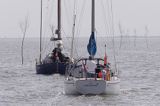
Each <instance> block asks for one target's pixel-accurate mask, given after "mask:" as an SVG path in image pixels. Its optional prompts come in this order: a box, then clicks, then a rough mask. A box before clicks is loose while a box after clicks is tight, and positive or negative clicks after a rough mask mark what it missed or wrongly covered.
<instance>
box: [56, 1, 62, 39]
mask: <svg viewBox="0 0 160 106" xmlns="http://www.w3.org/2000/svg"><path fill="white" fill-rule="evenodd" d="M57 13H58V40H61V39H62V38H61V0H58V12H57Z"/></svg>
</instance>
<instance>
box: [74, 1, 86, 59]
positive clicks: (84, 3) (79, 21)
mask: <svg viewBox="0 0 160 106" xmlns="http://www.w3.org/2000/svg"><path fill="white" fill-rule="evenodd" d="M85 7H86V0H83V3H82V9H81V10H80V15H79V20H78V22H77V23H78V24H77V31H76V35H77V36H79V34H80V26H81V21H82V17H83V15H84V10H85ZM76 42H78V38H77V39H76ZM77 44H80V43H77ZM77 44H75V46H76V47H78V45H77ZM77 54H78V58H79V57H80V55H79V53H78V52H77ZM81 54H82V52H81Z"/></svg>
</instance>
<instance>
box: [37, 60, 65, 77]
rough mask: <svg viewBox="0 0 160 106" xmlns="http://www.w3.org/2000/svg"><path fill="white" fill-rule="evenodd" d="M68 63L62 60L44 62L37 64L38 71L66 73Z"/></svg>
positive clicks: (43, 72)
mask: <svg viewBox="0 0 160 106" xmlns="http://www.w3.org/2000/svg"><path fill="white" fill-rule="evenodd" d="M67 65H68V64H67V63H61V62H53V63H43V64H36V72H37V74H46V75H50V74H55V73H58V74H61V75H64V74H65V71H66V67H67Z"/></svg>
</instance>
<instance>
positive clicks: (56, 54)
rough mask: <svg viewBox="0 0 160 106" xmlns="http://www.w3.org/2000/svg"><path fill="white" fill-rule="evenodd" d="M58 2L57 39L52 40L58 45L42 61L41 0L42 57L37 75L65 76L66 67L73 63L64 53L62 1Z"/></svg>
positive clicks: (37, 64) (37, 68) (37, 66)
mask: <svg viewBox="0 0 160 106" xmlns="http://www.w3.org/2000/svg"><path fill="white" fill-rule="evenodd" d="M57 2H58V6H57V7H58V12H57V13H58V28H57V30H56V34H57V35H58V37H57V38H51V41H54V42H55V43H56V44H57V45H56V46H57V47H55V48H54V49H53V51H52V53H49V54H48V55H47V56H46V57H45V58H44V59H43V60H42V59H41V52H42V46H41V45H42V44H41V42H42V0H41V25H40V57H39V61H38V62H36V72H37V74H54V73H59V74H61V75H64V74H65V71H66V67H67V66H68V65H69V64H70V63H71V59H70V58H69V57H68V56H66V55H64V54H63V53H62V48H63V42H62V38H61V0H57Z"/></svg>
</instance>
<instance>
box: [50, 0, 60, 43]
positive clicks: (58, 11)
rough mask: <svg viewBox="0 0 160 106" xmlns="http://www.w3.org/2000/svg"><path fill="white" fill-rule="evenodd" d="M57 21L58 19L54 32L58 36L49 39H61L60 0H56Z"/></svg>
mask: <svg viewBox="0 0 160 106" xmlns="http://www.w3.org/2000/svg"><path fill="white" fill-rule="evenodd" d="M57 3H58V4H57V5H58V6H57V21H58V23H57V24H58V25H57V29H56V34H57V35H58V37H52V38H51V39H50V40H51V41H57V40H62V37H61V0H57Z"/></svg>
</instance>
